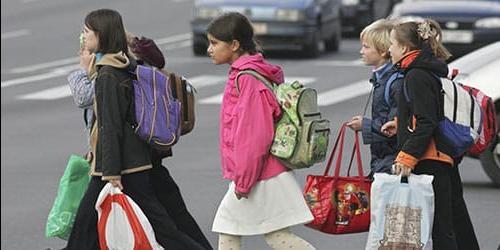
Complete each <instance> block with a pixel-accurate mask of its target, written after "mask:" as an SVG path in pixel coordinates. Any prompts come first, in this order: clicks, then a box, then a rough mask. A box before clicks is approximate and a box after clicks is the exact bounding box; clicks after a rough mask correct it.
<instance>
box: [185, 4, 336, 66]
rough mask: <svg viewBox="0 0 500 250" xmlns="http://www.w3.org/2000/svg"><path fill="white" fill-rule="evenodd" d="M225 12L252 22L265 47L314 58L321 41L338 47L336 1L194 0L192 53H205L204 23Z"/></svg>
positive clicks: (331, 46)
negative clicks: (298, 51) (233, 12)
mask: <svg viewBox="0 0 500 250" xmlns="http://www.w3.org/2000/svg"><path fill="white" fill-rule="evenodd" d="M228 11H237V12H240V13H242V14H244V15H246V16H247V17H248V18H249V19H250V20H251V21H252V23H253V25H254V33H255V35H256V37H257V40H258V41H259V42H260V44H261V46H262V47H263V49H265V50H301V51H303V52H304V53H305V54H307V55H308V56H311V57H315V56H318V55H319V53H320V47H321V44H320V43H322V42H324V45H325V49H326V50H327V51H336V50H338V49H339V45H340V41H341V26H340V0H275V1H269V0H248V1H241V0H224V1H221V0H197V1H195V4H194V17H193V19H192V21H191V28H192V32H193V52H194V53H195V54H196V55H205V54H206V49H207V45H208V42H207V39H206V36H205V29H206V27H207V25H208V23H209V22H210V21H211V20H212V19H213V18H215V17H217V16H219V15H220V14H222V13H223V12H228Z"/></svg>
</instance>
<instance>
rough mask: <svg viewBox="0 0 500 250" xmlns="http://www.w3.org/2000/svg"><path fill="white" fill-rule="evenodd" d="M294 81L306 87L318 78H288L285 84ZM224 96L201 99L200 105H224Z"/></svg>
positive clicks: (218, 95)
mask: <svg viewBox="0 0 500 250" xmlns="http://www.w3.org/2000/svg"><path fill="white" fill-rule="evenodd" d="M293 81H299V82H301V83H302V84H304V85H307V84H311V83H313V82H315V81H316V78H314V77H293V76H291V77H287V78H286V79H285V82H293ZM222 96H223V94H217V95H213V96H210V97H207V98H204V99H201V100H200V101H199V103H201V104H220V103H222Z"/></svg>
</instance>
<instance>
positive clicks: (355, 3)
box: [340, 0, 400, 35]
mask: <svg viewBox="0 0 500 250" xmlns="http://www.w3.org/2000/svg"><path fill="white" fill-rule="evenodd" d="M399 1H400V0H342V7H341V8H340V15H341V17H342V32H344V33H349V34H354V35H359V33H360V32H361V30H363V29H364V28H365V27H366V26H367V25H368V24H370V23H372V22H373V21H375V20H377V19H380V18H385V17H387V16H388V15H389V13H390V12H391V10H392V7H393V6H394V4H395V3H397V2H399Z"/></svg>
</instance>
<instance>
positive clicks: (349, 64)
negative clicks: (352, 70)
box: [314, 59, 364, 67]
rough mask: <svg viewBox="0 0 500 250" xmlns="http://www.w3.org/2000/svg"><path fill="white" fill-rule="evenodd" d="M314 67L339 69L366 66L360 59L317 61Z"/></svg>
mask: <svg viewBox="0 0 500 250" xmlns="http://www.w3.org/2000/svg"><path fill="white" fill-rule="evenodd" d="M314 65H316V66H337V67H343V66H344V67H353V66H354V67H357V66H364V64H363V61H361V60H360V59H356V60H352V61H339V60H317V61H314Z"/></svg>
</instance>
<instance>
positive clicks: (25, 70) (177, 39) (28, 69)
mask: <svg viewBox="0 0 500 250" xmlns="http://www.w3.org/2000/svg"><path fill="white" fill-rule="evenodd" d="M8 33H11V32H8ZM4 34H6V33H4ZM4 34H2V39H4V38H3V37H4ZM191 37H192V34H191V33H183V34H178V35H174V36H169V37H165V38H160V39H156V40H155V42H156V44H157V45H158V46H161V45H165V44H171V43H179V42H181V43H182V42H185V41H186V40H190V39H191ZM189 45H191V44H189ZM181 47H186V45H185V44H182V45H181V46H180V47H179V48H181ZM176 48H177V47H175V46H173V47H169V48H168V49H176ZM79 60H80V59H79V57H78V56H76V57H70V58H64V59H60V60H55V61H51V62H45V63H39V64H34V65H29V66H24V67H17V68H13V69H11V70H10V71H9V72H10V73H13V74H22V73H28V72H33V71H37V70H41V69H46V68H52V67H58V66H62V65H66V64H70V63H77V62H78V61H79Z"/></svg>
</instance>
